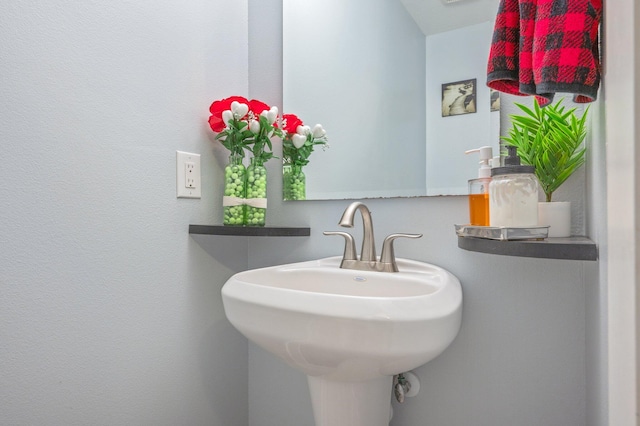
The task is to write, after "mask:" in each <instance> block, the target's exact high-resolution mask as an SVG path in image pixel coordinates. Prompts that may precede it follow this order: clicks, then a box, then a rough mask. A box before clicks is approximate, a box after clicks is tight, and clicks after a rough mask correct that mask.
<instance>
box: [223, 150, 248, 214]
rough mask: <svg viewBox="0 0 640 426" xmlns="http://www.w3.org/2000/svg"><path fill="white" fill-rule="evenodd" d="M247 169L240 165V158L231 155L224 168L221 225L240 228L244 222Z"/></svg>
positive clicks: (236, 155) (239, 156)
mask: <svg viewBox="0 0 640 426" xmlns="http://www.w3.org/2000/svg"><path fill="white" fill-rule="evenodd" d="M246 174H247V169H246V168H245V167H244V164H242V156H241V155H239V154H231V155H230V156H229V164H227V165H226V167H225V168H224V198H223V202H222V205H223V207H224V208H223V209H224V219H223V221H222V223H223V225H227V226H242V225H244V220H245V205H244V202H245V198H246V192H247V191H246V183H245V182H246Z"/></svg>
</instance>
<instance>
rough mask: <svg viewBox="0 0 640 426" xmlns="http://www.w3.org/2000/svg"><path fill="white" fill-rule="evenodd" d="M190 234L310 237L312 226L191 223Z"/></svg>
mask: <svg viewBox="0 0 640 426" xmlns="http://www.w3.org/2000/svg"><path fill="white" fill-rule="evenodd" d="M189 233H190V234H200V235H237V236H244V237H308V236H310V235H311V228H300V227H284V226H264V227H258V226H255V227H254V226H223V225H189Z"/></svg>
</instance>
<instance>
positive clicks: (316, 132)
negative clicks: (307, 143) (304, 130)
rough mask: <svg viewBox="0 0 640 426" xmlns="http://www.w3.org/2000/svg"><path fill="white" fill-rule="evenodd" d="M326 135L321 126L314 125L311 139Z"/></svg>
mask: <svg viewBox="0 0 640 426" xmlns="http://www.w3.org/2000/svg"><path fill="white" fill-rule="evenodd" d="M326 134H327V132H325V131H324V129H323V128H322V124H316V125H315V126H313V137H314V138H321V137H323V136H324V135H326Z"/></svg>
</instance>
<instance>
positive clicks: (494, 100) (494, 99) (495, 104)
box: [489, 89, 500, 111]
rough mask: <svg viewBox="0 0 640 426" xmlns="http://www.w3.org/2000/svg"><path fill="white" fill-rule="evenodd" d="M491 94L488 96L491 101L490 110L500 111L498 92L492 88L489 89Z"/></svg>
mask: <svg viewBox="0 0 640 426" xmlns="http://www.w3.org/2000/svg"><path fill="white" fill-rule="evenodd" d="M490 90H491V94H490V96H489V99H490V102H491V111H500V92H498V91H497V90H494V89H490Z"/></svg>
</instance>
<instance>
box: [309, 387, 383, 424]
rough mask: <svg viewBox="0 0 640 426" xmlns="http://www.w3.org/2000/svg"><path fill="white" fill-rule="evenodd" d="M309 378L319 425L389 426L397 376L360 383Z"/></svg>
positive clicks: (315, 416)
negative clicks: (392, 393) (392, 391)
mask: <svg viewBox="0 0 640 426" xmlns="http://www.w3.org/2000/svg"><path fill="white" fill-rule="evenodd" d="M307 379H308V381H309V390H310V391H311V402H312V405H313V416H314V419H315V421H316V426H389V415H390V409H391V388H392V386H393V377H391V376H383V377H379V378H375V379H371V380H365V381H359V382H342V381H336V380H330V379H327V378H325V377H322V376H319V377H314V376H307Z"/></svg>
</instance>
